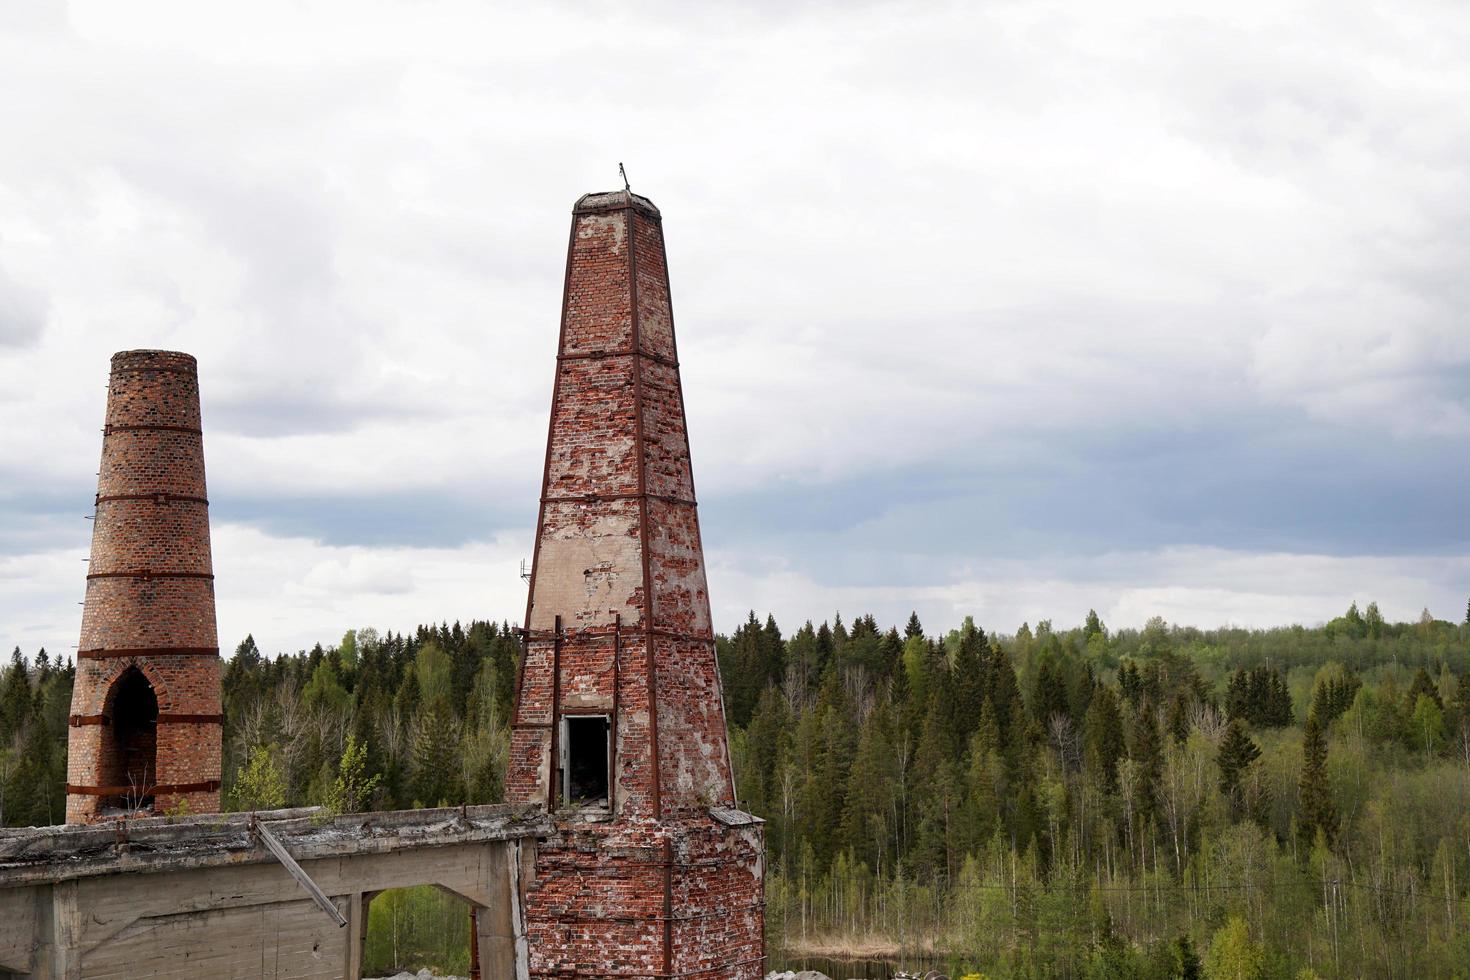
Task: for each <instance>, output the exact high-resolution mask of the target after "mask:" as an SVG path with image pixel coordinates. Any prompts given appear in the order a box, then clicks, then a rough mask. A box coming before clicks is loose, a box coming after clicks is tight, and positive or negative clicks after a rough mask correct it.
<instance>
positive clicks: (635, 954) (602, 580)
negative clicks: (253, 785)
mask: <svg viewBox="0 0 1470 980" xmlns="http://www.w3.org/2000/svg"><path fill="white" fill-rule="evenodd" d="M525 622H526V624H527V626H528V630H527V634H526V644H525V649H524V656H523V658H522V667H521V674H520V677H519V680H518V684H517V706H516V713H515V716H514V719H513V722H514V727H513V731H512V736H511V758H510V764H509V770H508V773H507V777H506V781H507V798H508V799H509V800H511V801H513V802H535V803H538V804H540V805H542V806H544V807H546V808H548V809H549V810H552V811H553V812H554V813H555V817H556V826H557V834H556V836H554V837H553V838H552V839H551V840H549V841H547V842H546V843H545V845H544V846H543V847H541V848H540V849H539V850H538V854H537V858H536V868H535V876H534V881H533V884H532V885H531V887H530V889H529V891H528V894H527V898H526V929H527V935H528V937H529V939H530V953H531V975H532V976H533V977H574V976H585V977H608V976H617V977H671V976H688V977H699V978H747V977H758V976H760V975H761V974H762V969H761V966H762V959H761V958H762V952H763V939H764V935H763V921H764V920H763V916H762V913H761V907H760V906H761V900H762V894H763V892H762V868H761V855H762V836H761V826H760V822H759V821H756V820H754V819H752V818H748V817H746V816H745V815H743V814H740V813H739V812H738V811H736V810H735V809H734V806H735V792H734V782H733V779H732V775H731V772H730V762H729V753H728V746H727V742H726V729H725V717H724V705H723V701H722V698H721V693H720V681H719V673H718V669H717V666H716V661H715V649H714V640H713V635H712V627H711V620H710V611H709V596H708V594H707V591H706V584H705V574H704V560H703V554H702V550H701V545H700V537H699V519H698V515H697V512H696V510H695V497H694V480H693V476H692V473H691V470H690V463H689V441H688V434H687V431H686V429H685V424H684V402H683V393H682V391H681V388H680V383H679V370H678V350H677V347H676V345H675V341H674V322H673V312H672V308H671V304H670V294H669V278H668V267H667V262H666V260H665V255H664V241H663V225H662V217H661V215H660V214H659V211H658V209H657V208H656V207H654V206H653V204H652V202H650V201H648V200H647V199H645V198H642V197H639V196H637V195H633V194H628V193H625V192H615V193H611V194H590V195H587V196H585V197H583V198H582V199H581V200H579V201H578V202H577V205H576V207H575V208H574V210H573V216H572V229H571V236H570V242H569V245H568V257H567V277H566V291H565V298H564V302H563V309H562V324H561V337H560V343H559V347H558V358H557V368H556V381H555V386H554V394H553V399H552V408H551V424H550V432H549V435H548V443H547V455H546V471H545V475H544V480H543V490H542V502H541V510H540V517H539V520H538V526H537V535H536V553H535V559H534V563H533V568H532V576H531V595H530V601H529V605H528V607H527V614H526V620H525ZM558 626H559V627H560V629H559V630H558ZM569 714H572V715H586V714H605V715H607V716H609V717H610V718H611V727H612V748H611V753H610V755H611V778H610V783H611V790H610V794H609V796H610V798H609V799H608V800H606V801H604V803H603V804H602V805H590V806H588V805H582V806H569V805H567V801H565V800H563V799H562V798H561V775H560V756H561V752H562V750H563V749H564V747H563V746H561V745H560V744H559V739H561V738H563V735H562V729H561V721H562V719H563V718H565V717H566V716H567V715H569Z"/></svg>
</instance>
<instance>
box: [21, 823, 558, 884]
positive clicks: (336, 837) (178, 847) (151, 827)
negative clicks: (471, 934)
mask: <svg viewBox="0 0 1470 980" xmlns="http://www.w3.org/2000/svg"><path fill="white" fill-rule="evenodd" d="M257 816H258V818H259V819H260V820H261V821H262V822H267V823H268V826H269V827H270V829H271V831H272V832H273V833H274V834H275V835H276V837H278V838H279V839H280V840H281V841H282V842H283V843H285V844H286V846H288V847H289V848H290V850H291V853H292V854H293V855H294V856H295V857H296V859H297V860H298V861H306V860H316V859H321V858H333V857H350V856H353V855H359V854H380V853H387V852H390V851H391V852H398V851H404V850H411V849H416V848H432V847H446V846H453V845H459V844H471V843H488V842H493V841H505V840H516V839H520V838H525V837H544V836H546V835H548V834H549V833H550V832H551V825H550V822H549V820H548V819H547V818H546V816H545V815H544V814H543V813H541V812H540V810H539V809H538V808H537V807H535V806H532V805H524V804H516V805H512V804H497V805H494V806H474V807H464V808H452V807H451V808H439V809H430V810H399V811H389V812H383V813H355V814H344V815H341V816H336V817H332V816H328V815H326V814H325V813H324V812H323V811H320V810H312V811H301V810H296V811H276V812H272V813H261V814H257ZM250 817H251V815H250V814H246V813H234V814H211V815H207V816H199V817H191V818H185V819H182V820H178V821H174V822H169V821H168V820H167V818H161V819H160V818H153V819H147V820H135V821H129V822H127V823H126V824H124V825H123V826H122V827H121V828H119V827H117V826H115V825H108V826H88V827H43V828H31V829H28V830H22V831H7V832H4V833H3V834H0V889H5V888H14V887H19V886H22V885H28V884H33V883H37V884H41V883H54V882H59V881H70V880H76V879H81V878H89V877H93V876H97V875H111V874H120V873H144V874H146V873H156V872H164V871H180V870H187V869H191V868H208V867H216V866H221V865H238V864H254V863H264V862H267V861H272V860H274V859H273V858H272V857H271V855H270V854H269V853H268V852H267V851H266V850H265V849H264V848H262V847H260V846H258V844H257V842H256V841H255V840H253V839H252V837H251V834H250Z"/></svg>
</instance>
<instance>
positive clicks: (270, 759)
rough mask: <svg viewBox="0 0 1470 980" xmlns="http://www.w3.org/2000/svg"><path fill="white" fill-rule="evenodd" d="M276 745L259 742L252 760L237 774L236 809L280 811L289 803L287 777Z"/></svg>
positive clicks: (252, 753) (251, 753) (253, 752)
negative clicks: (287, 799)
mask: <svg viewBox="0 0 1470 980" xmlns="http://www.w3.org/2000/svg"><path fill="white" fill-rule="evenodd" d="M279 754H280V753H279V750H278V749H277V748H276V746H274V745H257V746H256V747H255V748H254V749H252V750H251V752H250V761H249V762H247V763H246V765H245V768H244V769H242V770H241V771H240V773H239V775H238V776H236V777H235V808H236V809H238V810H279V809H280V808H281V807H283V806H285V805H286V777H285V775H284V774H283V773H282V772H281V766H280V763H279V761H278V756H279Z"/></svg>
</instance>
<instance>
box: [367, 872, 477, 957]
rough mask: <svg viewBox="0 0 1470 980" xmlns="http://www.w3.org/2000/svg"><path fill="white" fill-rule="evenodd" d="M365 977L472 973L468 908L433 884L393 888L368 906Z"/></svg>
mask: <svg viewBox="0 0 1470 980" xmlns="http://www.w3.org/2000/svg"><path fill="white" fill-rule="evenodd" d="M367 925H368V927H367V942H366V944H365V947H364V950H363V964H362V971H363V975H364V976H388V975H391V974H395V973H398V972H400V971H408V972H411V973H417V972H418V971H419V970H422V969H428V970H430V971H431V972H433V973H434V974H436V975H438V976H445V975H458V976H464V975H466V974H467V973H469V970H470V907H469V905H468V904H467V903H466V902H465V901H464V900H463V899H460V898H456V897H455V896H452V895H449V894H447V893H445V892H443V891H440V890H439V889H437V888H435V887H433V886H432V885H421V886H418V887H415V888H392V889H389V890H388V891H385V892H382V893H380V894H379V895H377V896H376V897H374V898H373V900H372V904H371V905H369V906H368V924H367Z"/></svg>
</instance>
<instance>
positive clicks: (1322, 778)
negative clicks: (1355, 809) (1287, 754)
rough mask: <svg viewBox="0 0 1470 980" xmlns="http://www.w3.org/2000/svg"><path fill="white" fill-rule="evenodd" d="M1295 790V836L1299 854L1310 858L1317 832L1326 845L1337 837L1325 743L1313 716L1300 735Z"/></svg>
mask: <svg viewBox="0 0 1470 980" xmlns="http://www.w3.org/2000/svg"><path fill="white" fill-rule="evenodd" d="M1298 789H1299V793H1300V797H1301V812H1300V813H1299V814H1298V816H1297V836H1298V840H1299V842H1300V844H1301V853H1303V854H1310V853H1311V851H1312V846H1313V844H1314V843H1315V842H1316V839H1317V832H1318V831H1319V830H1320V831H1321V832H1322V834H1323V836H1324V837H1326V838H1327V843H1328V844H1331V843H1332V842H1333V840H1335V839H1336V837H1337V808H1336V807H1335V806H1334V805H1333V802H1332V787H1331V785H1330V784H1329V783H1328V781H1327V739H1326V737H1325V736H1324V735H1323V733H1322V727H1321V726H1320V725H1319V724H1318V723H1317V718H1316V716H1315V715H1313V716H1311V717H1309V718H1307V727H1306V731H1305V732H1303V734H1302V775H1301V781H1300V783H1299V784H1298Z"/></svg>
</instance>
